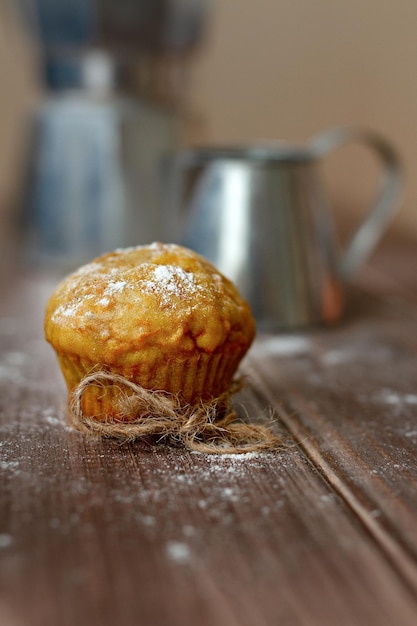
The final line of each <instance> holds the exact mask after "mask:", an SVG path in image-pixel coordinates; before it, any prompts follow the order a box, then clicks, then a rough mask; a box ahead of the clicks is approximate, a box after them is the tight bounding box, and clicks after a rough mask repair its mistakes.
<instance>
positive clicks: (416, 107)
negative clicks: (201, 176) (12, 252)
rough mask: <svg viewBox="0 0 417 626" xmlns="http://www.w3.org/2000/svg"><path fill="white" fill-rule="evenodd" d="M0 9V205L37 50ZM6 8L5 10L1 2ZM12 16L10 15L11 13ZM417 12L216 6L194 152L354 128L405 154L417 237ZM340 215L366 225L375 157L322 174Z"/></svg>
mask: <svg viewBox="0 0 417 626" xmlns="http://www.w3.org/2000/svg"><path fill="white" fill-rule="evenodd" d="M2 1H3V4H0V9H1V10H0V20H1V21H0V202H1V203H2V204H3V205H4V206H5V205H10V204H11V203H12V200H13V198H14V197H15V194H16V190H18V186H19V176H20V171H21V168H20V163H21V158H22V156H21V155H22V146H23V145H24V140H25V124H24V120H25V116H26V114H27V111H28V109H29V107H30V103H31V102H32V96H33V94H34V93H35V92H36V86H35V85H34V80H33V77H32V73H31V69H32V67H33V62H32V56H33V50H32V49H31V47H30V46H29V45H28V43H27V42H26V40H25V38H24V36H23V34H22V33H21V31H20V29H19V27H18V26H17V25H16V24H15V21H14V20H13V11H11V10H10V3H9V5H6V4H5V0H2ZM0 2H1V0H0ZM7 6H9V9H8V8H7ZM416 26H417V3H416V2H415V1H414V0H401V2H399V3H395V2H392V0H349V1H346V0H279V1H278V0H256V1H255V0H213V2H212V12H211V19H210V22H209V28H208V32H207V36H206V39H205V42H204V45H203V46H202V48H201V50H200V51H199V53H198V54H197V56H196V57H195V58H194V60H193V63H192V68H191V69H192V71H191V75H190V80H189V90H188V96H187V100H188V105H189V110H190V111H191V114H192V118H193V120H194V122H193V124H192V125H190V126H189V128H188V133H187V134H186V136H187V137H188V140H189V141H191V142H193V143H217V144H218V143H229V142H247V141H253V140H258V139H285V140H289V141H294V142H304V141H306V140H307V139H308V137H309V136H311V135H313V134H316V133H317V132H319V131H320V130H323V129H325V128H328V127H331V126H336V125H340V124H357V125H360V126H365V127H370V128H372V129H374V130H377V131H379V132H380V133H382V134H383V135H384V136H385V137H387V138H388V139H390V140H391V141H392V142H393V144H394V145H395V146H396V148H397V150H398V151H399V153H400V155H401V157H402V160H403V162H404V166H405V169H406V174H407V187H406V194H405V196H404V198H403V201H402V207H401V211H400V213H399V214H398V217H397V218H396V220H395V225H396V226H397V228H400V229H405V230H408V231H410V230H412V231H414V232H415V234H416V236H417V207H416V204H417V202H416V200H417V177H416V176H415V171H416V169H417V72H416V64H417V36H416ZM323 168H324V171H325V176H326V180H327V183H328V185H329V193H330V195H331V198H332V200H333V201H334V203H335V205H336V206H337V207H338V208H339V210H341V211H343V212H344V213H345V214H349V215H353V216H356V215H361V214H362V213H363V212H364V211H365V210H366V208H367V206H368V205H369V203H370V202H371V199H372V196H373V193H374V189H375V186H376V184H377V180H378V167H377V163H376V160H375V158H374V157H373V155H371V154H370V153H368V152H367V150H365V149H364V148H361V147H359V146H351V147H348V148H344V149H343V150H341V151H339V152H337V153H336V154H335V155H334V156H332V157H331V158H329V159H326V162H325V163H324V164H323Z"/></svg>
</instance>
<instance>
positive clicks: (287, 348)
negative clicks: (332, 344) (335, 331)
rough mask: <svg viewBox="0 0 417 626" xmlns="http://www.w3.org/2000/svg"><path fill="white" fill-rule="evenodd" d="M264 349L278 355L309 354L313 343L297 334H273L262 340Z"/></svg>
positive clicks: (261, 343)
mask: <svg viewBox="0 0 417 626" xmlns="http://www.w3.org/2000/svg"><path fill="white" fill-rule="evenodd" d="M260 345H261V346H262V349H263V351H265V352H267V353H268V354H271V355H276V356H296V355H301V354H307V353H308V352H310V350H311V343H310V341H309V340H308V339H307V338H306V337H300V336H297V335H282V336H271V337H267V338H265V339H261V340H260Z"/></svg>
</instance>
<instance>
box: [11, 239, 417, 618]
mask: <svg viewBox="0 0 417 626" xmlns="http://www.w3.org/2000/svg"><path fill="white" fill-rule="evenodd" d="M416 265H417V244H416V243H413V242H407V241H400V242H398V241H396V242H395V243H385V244H383V245H381V247H380V249H379V251H378V253H377V254H376V255H375V256H374V258H373V259H372V260H371V262H370V263H369V264H368V266H367V268H366V269H365V270H364V271H363V272H362V273H361V280H360V285H359V286H358V285H357V286H356V287H355V288H354V289H352V290H351V293H350V307H349V311H348V313H347V315H346V317H345V319H344V320H343V322H342V323H341V324H339V325H338V326H336V327H334V328H331V329H317V328H316V329H309V330H305V331H303V332H296V333H290V334H280V335H278V334H277V335H269V336H259V337H258V339H257V341H256V343H255V345H254V346H253V348H252V349H251V351H250V353H249V355H248V357H247V358H246V360H245V362H244V366H243V368H242V369H243V371H244V373H245V374H247V375H248V380H247V384H246V387H245V389H244V390H243V391H242V392H241V394H240V396H239V398H238V401H239V406H240V407H241V409H240V410H241V411H243V412H246V413H247V414H248V415H249V416H251V417H259V416H269V415H270V414H271V413H272V414H273V416H274V417H275V418H276V419H277V426H276V428H277V429H278V431H279V432H280V433H281V436H282V438H283V442H284V445H283V448H282V449H281V450H279V451H277V452H274V453H265V454H258V455H255V454H246V455H242V456H227V455H226V456H209V455H204V454H195V453H189V452H187V451H184V450H182V449H179V448H173V447H166V446H164V445H155V446H149V445H144V444H143V443H139V442H136V443H128V444H127V443H125V444H122V443H120V442H117V441H112V440H96V439H93V438H90V437H88V436H85V435H82V434H80V433H78V432H75V431H73V430H71V429H70V428H69V427H68V426H67V424H66V418H65V402H66V392H65V389H64V385H63V382H62V379H61V374H60V372H59V370H58V367H57V365H56V362H55V357H54V354H53V353H52V350H51V349H50V347H49V346H48V345H47V344H46V343H45V342H44V340H43V330H42V321H43V311H44V305H45V301H46V298H47V297H48V295H49V293H50V292H51V290H52V289H53V288H54V285H55V284H56V282H57V280H58V277H57V276H56V275H51V274H48V273H47V272H45V271H39V270H36V269H31V270H29V269H28V268H26V269H25V270H24V271H19V272H16V271H14V272H12V271H11V270H10V271H9V272H7V271H6V272H3V279H2V286H1V303H0V308H1V317H0V355H1V360H0V475H1V480H0V625H1V626H87V625H88V626H116V625H117V626H139V625H140V626H194V625H198V626H275V625H277V626H281V625H282V626H316V625H317V626H328V625H329V626H345V625H346V626H362V625H363V626H374V625H375V626H405V625H407V626H408V625H410V626H411V625H412V626H415V625H416V624H417V453H416V447H417V378H416V373H417V372H416V365H417V332H416V331H417V272H416V270H415V268H416Z"/></svg>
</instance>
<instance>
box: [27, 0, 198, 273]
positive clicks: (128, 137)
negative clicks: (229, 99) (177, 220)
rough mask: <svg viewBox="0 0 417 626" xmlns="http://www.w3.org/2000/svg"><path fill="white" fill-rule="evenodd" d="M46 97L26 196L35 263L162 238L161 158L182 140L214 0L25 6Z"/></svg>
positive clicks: (71, 259) (60, 1)
mask: <svg viewBox="0 0 417 626" xmlns="http://www.w3.org/2000/svg"><path fill="white" fill-rule="evenodd" d="M20 6H21V9H22V13H23V15H24V16H25V18H26V21H27V23H28V24H29V27H30V29H31V31H32V33H33V34H34V36H35V37H36V38H37V40H38V42H39V48H40V51H41V67H40V74H41V76H42V81H43V84H44V88H45V99H44V101H43V102H42V104H41V106H40V107H39V110H38V111H37V113H36V114H35V116H34V121H33V141H32V152H31V155H30V158H29V162H30V163H29V170H30V171H29V177H28V181H29V182H28V187H27V190H26V199H27V200H26V206H25V213H26V224H27V231H28V235H29V237H28V242H29V246H28V247H29V250H30V254H31V257H33V258H35V259H36V260H40V261H46V262H54V263H62V264H64V265H65V266H72V265H76V264H79V263H81V262H84V261H86V260H89V259H91V258H92V257H93V256H96V255H97V254H100V253H102V252H104V251H107V250H109V249H113V248H116V247H121V246H126V245H135V244H140V243H146V242H149V241H151V240H155V239H158V238H161V237H162V234H163V230H164V229H163V227H162V223H161V221H162V213H161V197H162V195H161V173H160V164H161V162H162V159H163V157H164V156H165V155H166V154H167V153H169V152H172V151H173V150H175V148H176V147H177V145H178V142H179V120H180V119H181V117H182V114H183V113H182V106H183V102H184V94H185V86H184V73H185V67H186V65H187V63H188V59H189V53H190V51H191V50H192V48H194V47H195V46H196V44H197V42H198V40H199V39H200V37H201V34H202V27H203V24H204V18H205V14H206V8H207V6H208V2H207V0H194V1H191V0H182V1H181V2H178V1H175V0H170V1H167V0H142V1H138V0H136V1H133V0H122V1H118V2H117V3H115V2H113V1H110V0H96V1H95V2H93V1H89V0H72V1H71V2H67V0H20Z"/></svg>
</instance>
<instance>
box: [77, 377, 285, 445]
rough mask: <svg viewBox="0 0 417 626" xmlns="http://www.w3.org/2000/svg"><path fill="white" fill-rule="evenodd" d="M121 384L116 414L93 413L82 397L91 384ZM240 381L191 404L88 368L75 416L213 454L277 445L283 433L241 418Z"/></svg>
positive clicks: (99, 427)
mask: <svg viewBox="0 0 417 626" xmlns="http://www.w3.org/2000/svg"><path fill="white" fill-rule="evenodd" d="M109 385H111V386H112V385H114V386H117V387H118V388H119V398H118V411H117V416H116V417H113V416H112V417H111V419H110V418H109V417H107V416H93V417H91V416H88V415H86V414H85V413H84V411H83V407H82V398H83V395H84V393H85V392H86V390H87V389H88V388H89V387H90V386H98V387H103V388H105V387H107V386H109ZM238 388H239V385H238V384H234V385H233V386H232V388H231V389H230V390H228V391H226V392H225V393H223V394H222V395H221V396H219V397H218V398H213V399H210V400H208V401H204V400H201V401H200V402H199V403H198V404H194V405H190V404H184V403H183V402H181V399H180V397H179V396H176V395H174V394H169V393H166V392H164V391H154V390H149V389H145V388H144V387H142V386H141V385H138V384H136V383H134V382H132V381H130V380H128V379H127V378H125V377H124V376H121V375H118V374H113V373H111V372H107V371H101V370H99V371H95V372H91V373H89V374H87V375H86V376H84V378H83V379H82V380H81V381H80V383H79V384H78V386H77V387H76V389H75V390H74V391H73V393H72V399H71V414H70V415H71V422H72V425H73V426H74V427H75V428H77V429H78V430H80V431H82V432H87V433H90V434H96V435H99V436H102V437H118V438H123V439H125V440H134V439H138V438H147V437H153V436H157V437H159V438H161V439H165V438H168V439H171V440H173V441H176V442H180V443H182V444H183V445H184V446H185V447H186V448H188V449H189V450H192V451H196V452H205V453H209V454H216V453H217V454H241V453H247V452H260V451H267V450H272V449H276V448H277V447H278V446H279V444H280V442H279V438H278V437H277V436H276V435H275V434H274V433H273V432H272V431H271V429H270V428H269V427H268V426H267V425H264V424H255V423H247V422H242V421H240V420H239V419H238V415H237V413H236V411H235V409H234V408H233V407H232V396H233V394H234V393H236V391H237V390H238Z"/></svg>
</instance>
